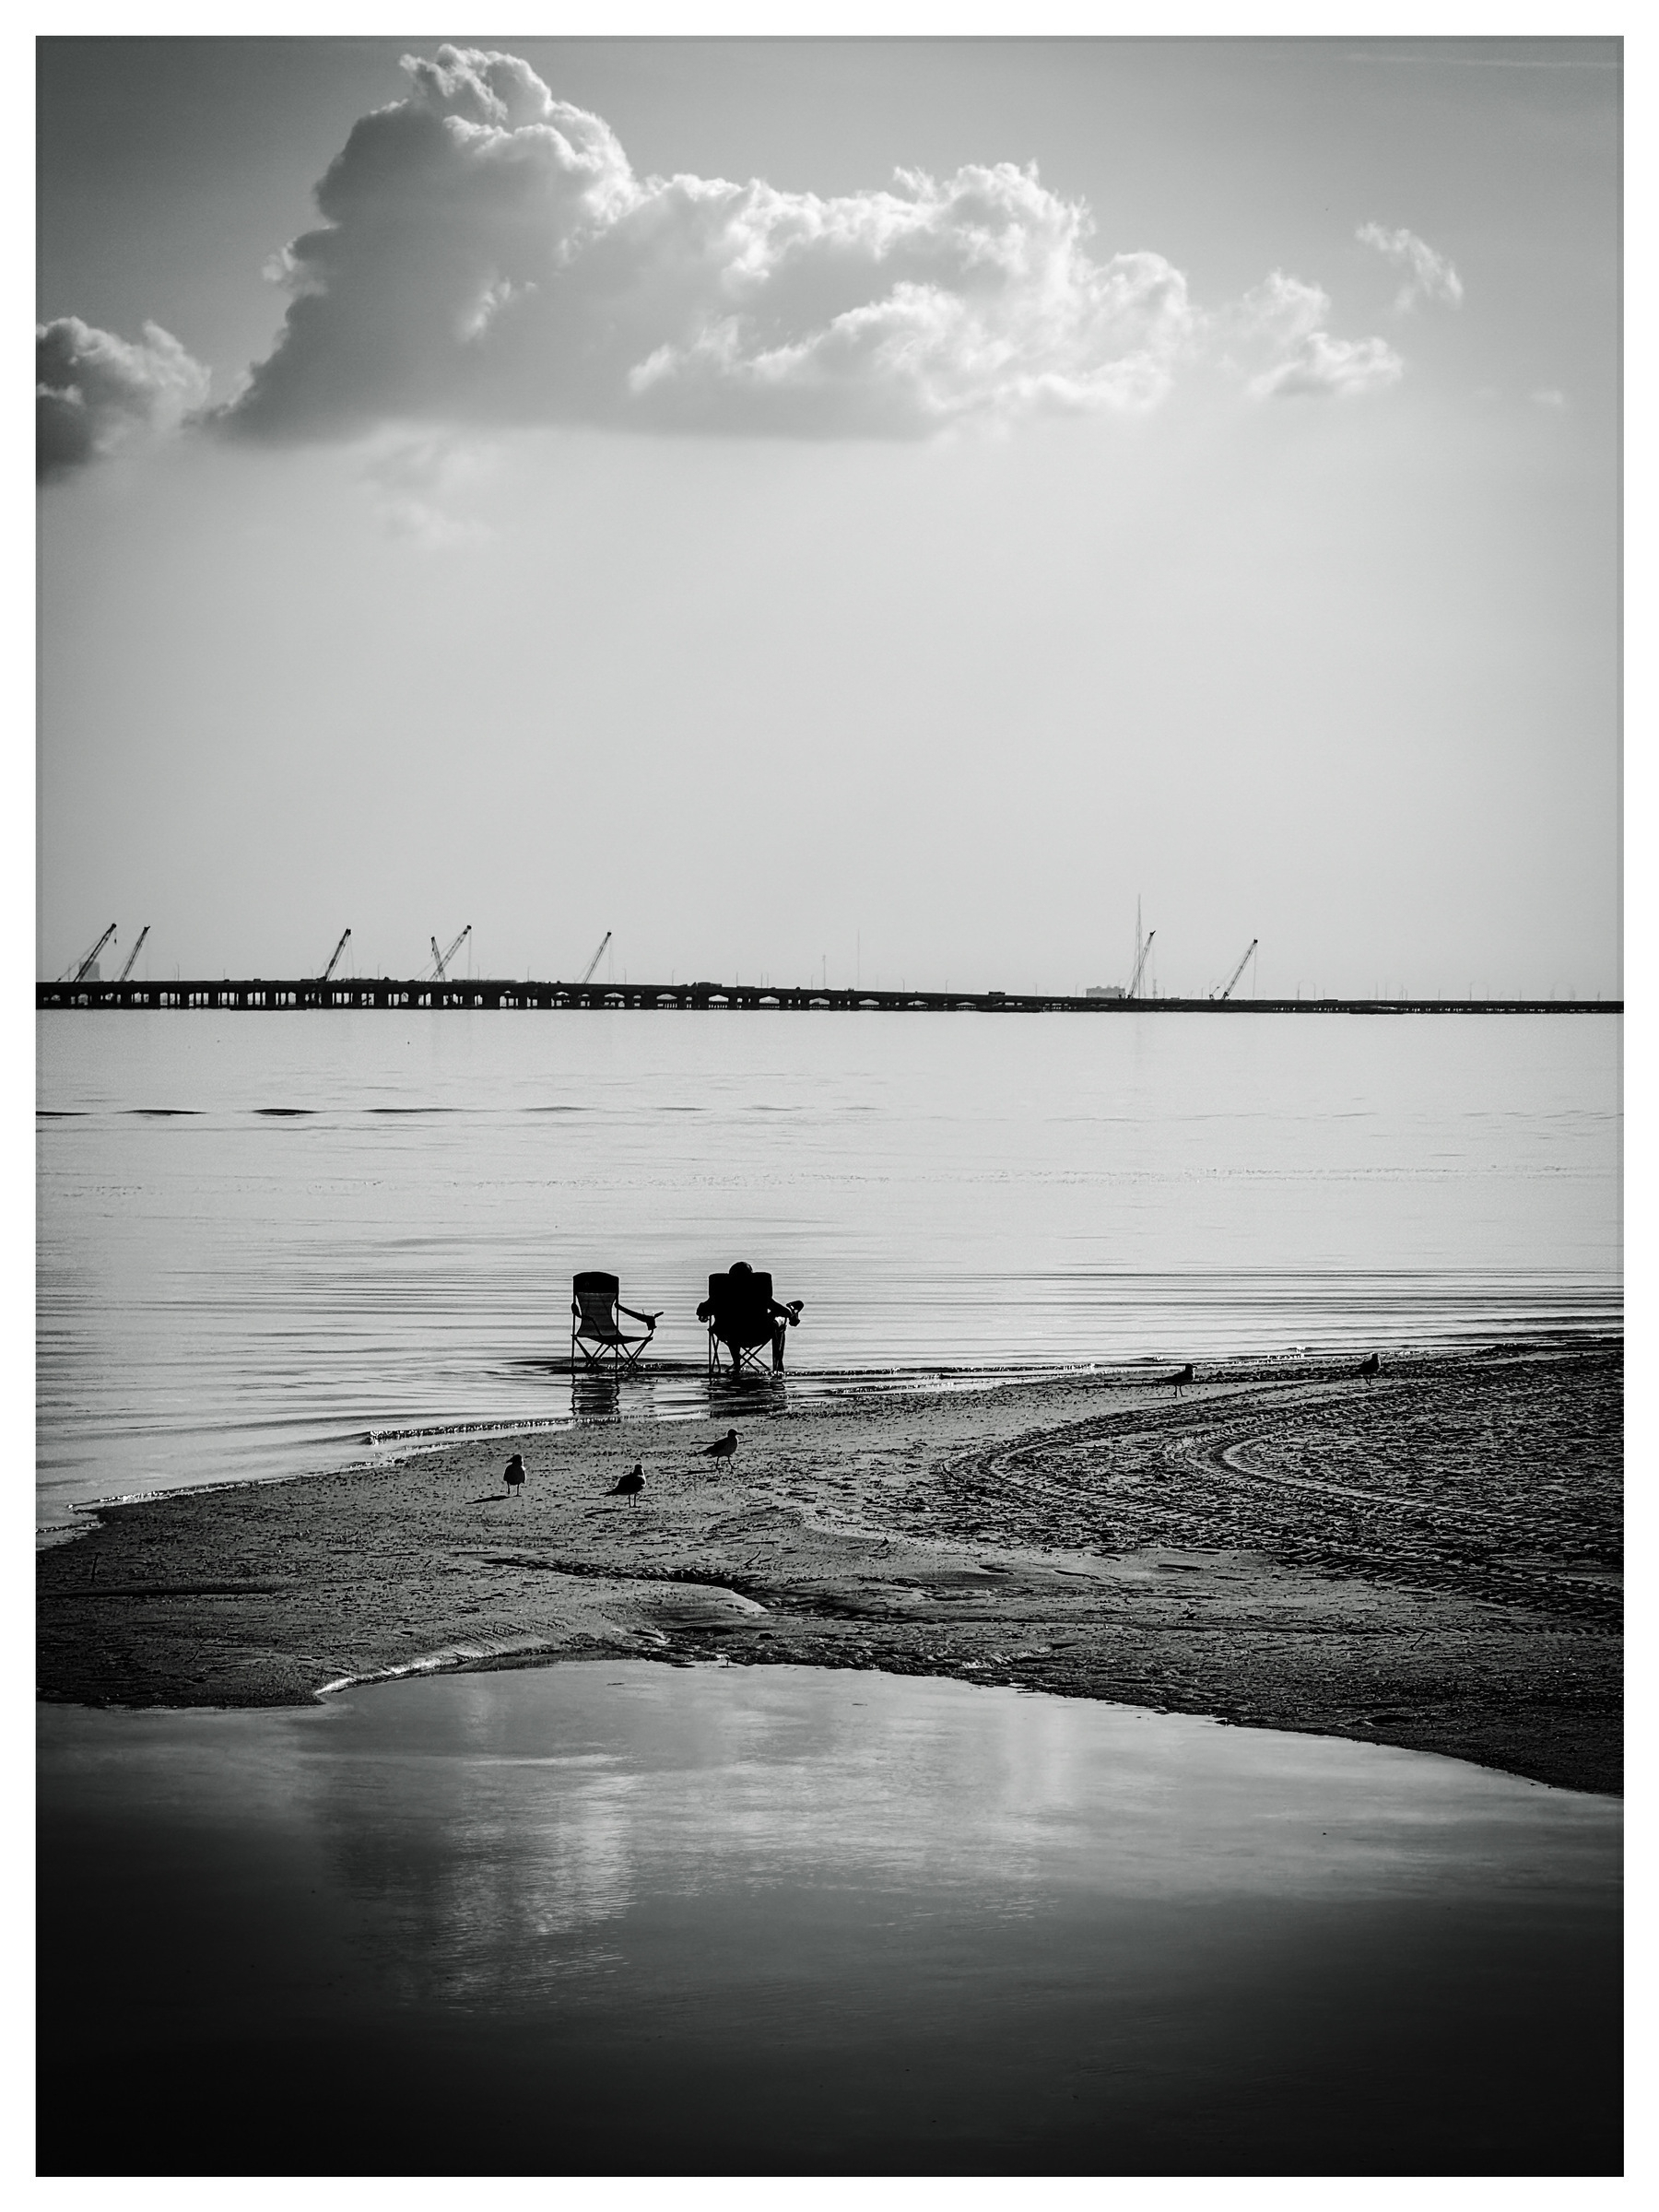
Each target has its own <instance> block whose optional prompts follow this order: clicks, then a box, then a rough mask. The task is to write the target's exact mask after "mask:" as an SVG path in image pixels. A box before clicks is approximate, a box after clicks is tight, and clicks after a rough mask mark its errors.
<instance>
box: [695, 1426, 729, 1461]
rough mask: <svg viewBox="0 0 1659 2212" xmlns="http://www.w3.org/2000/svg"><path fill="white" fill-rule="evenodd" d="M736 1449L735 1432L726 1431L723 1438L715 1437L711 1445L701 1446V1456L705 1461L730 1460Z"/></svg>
mask: <svg viewBox="0 0 1659 2212" xmlns="http://www.w3.org/2000/svg"><path fill="white" fill-rule="evenodd" d="M736 1449H737V1431H736V1430H735V1429H728V1430H726V1432H725V1434H724V1436H717V1437H716V1438H715V1439H714V1441H713V1442H712V1444H705V1445H704V1446H703V1448H702V1455H703V1457H704V1458H705V1459H730V1458H731V1456H732V1454H733V1453H734V1452H735V1451H736Z"/></svg>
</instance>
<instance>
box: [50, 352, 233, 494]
mask: <svg viewBox="0 0 1659 2212" xmlns="http://www.w3.org/2000/svg"><path fill="white" fill-rule="evenodd" d="M206 398H207V371H206V369H204V368H203V366H202V364H201V363H200V362H199V361H197V360H193V359H192V358H191V356H190V355H189V354H188V353H187V352H186V351H185V350H184V347H182V346H181V345H180V343H179V341H178V339H177V338H175V337H174V336H173V335H172V334H171V332H170V331H165V330H163V329H162V328H161V326H160V325H159V324H157V323H147V324H145V325H144V335H143V337H142V339H140V340H138V341H136V342H134V341H131V340H129V339H126V338H120V337H117V336H115V335H114V334H113V332H112V331H107V330H95V329H94V328H93V327H92V325H91V324H88V323H83V322H82V321H81V319H80V317H79V316H78V315H63V316H60V317H59V318H58V320H57V321H56V322H53V323H47V324H41V325H40V326H39V327H38V328H37V330H36V332H35V437H36V462H35V466H36V472H37V474H38V475H39V476H40V477H41V479H42V480H46V479H51V478H61V477H66V476H70V475H72V474H73V473H74V472H75V471H76V469H78V468H83V467H85V466H86V465H87V464H88V462H89V461H94V460H97V459H99V458H100V457H101V456H102V455H104V454H106V453H112V452H113V451H114V450H115V448H116V447H117V446H119V445H121V444H122V443H123V442H124V441H126V440H127V439H129V438H131V437H133V436H134V435H135V434H137V433H141V432H143V431H146V430H156V429H171V428H172V427H173V426H174V425H176V424H177V423H178V422H180V421H181V420H182V418H183V417H184V416H185V415H186V414H187V413H188V412H190V411H191V410H192V409H193V408H197V407H200V406H204V405H205V404H206Z"/></svg>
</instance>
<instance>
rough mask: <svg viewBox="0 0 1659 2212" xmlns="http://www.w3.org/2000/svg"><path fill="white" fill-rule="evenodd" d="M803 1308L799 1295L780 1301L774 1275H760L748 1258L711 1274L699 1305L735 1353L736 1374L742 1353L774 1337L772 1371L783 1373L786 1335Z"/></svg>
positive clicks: (703, 1318)
mask: <svg viewBox="0 0 1659 2212" xmlns="http://www.w3.org/2000/svg"><path fill="white" fill-rule="evenodd" d="M802 1310H803V1309H802V1301H801V1300H800V1299H798V1298H797V1299H795V1300H793V1301H792V1302H791V1303H790V1304H789V1305H787V1306H781V1305H779V1303H778V1302H777V1300H775V1299H774V1298H773V1296H772V1294H771V1276H770V1275H757V1274H756V1273H755V1271H754V1269H753V1268H752V1267H751V1266H750V1265H749V1264H748V1262H747V1260H739V1261H738V1262H737V1263H736V1265H735V1266H733V1267H729V1268H728V1269H727V1270H726V1272H725V1274H724V1275H712V1276H711V1277H709V1295H708V1297H707V1298H706V1299H704V1300H703V1302H702V1304H701V1305H700V1306H699V1307H698V1309H697V1318H698V1320H699V1321H706V1322H707V1323H708V1324H709V1325H710V1328H711V1329H712V1331H713V1334H714V1335H716V1336H717V1337H718V1338H719V1339H720V1341H721V1342H722V1343H723V1344H724V1346H725V1347H726V1349H727V1351H728V1352H730V1354H731V1355H732V1372H733V1373H734V1374H735V1373H736V1372H737V1370H738V1367H739V1366H740V1365H741V1355H742V1354H743V1353H744V1352H746V1351H750V1350H753V1349H754V1348H755V1347H756V1346H758V1345H762V1344H764V1343H765V1342H766V1341H767V1339H768V1338H769V1337H770V1338H771V1356H772V1372H773V1374H775V1375H781V1374H782V1371H783V1339H784V1336H785V1335H786V1334H787V1332H788V1331H789V1330H791V1329H793V1328H794V1327H796V1326H797V1325H798V1324H799V1322H800V1318H801V1313H802Z"/></svg>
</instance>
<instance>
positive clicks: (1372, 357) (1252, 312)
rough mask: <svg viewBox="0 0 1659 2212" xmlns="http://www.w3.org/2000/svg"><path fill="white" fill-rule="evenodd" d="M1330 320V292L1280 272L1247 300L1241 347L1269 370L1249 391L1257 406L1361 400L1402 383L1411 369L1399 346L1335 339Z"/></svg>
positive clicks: (1238, 322) (1258, 374) (1235, 321)
mask: <svg viewBox="0 0 1659 2212" xmlns="http://www.w3.org/2000/svg"><path fill="white" fill-rule="evenodd" d="M1330 313H1331V300H1330V296H1329V294H1328V293H1326V292H1324V290H1322V289H1321V288H1320V287H1319V286H1318V285H1316V284H1308V283H1305V282H1304V281H1303V280H1302V278H1300V277H1287V276H1286V275H1285V274H1284V272H1283V271H1282V270H1279V269H1276V270H1275V271H1274V272H1273V274H1272V276H1271V277H1268V278H1267V279H1266V281H1265V283H1263V284H1260V285H1258V286H1257V287H1256V288H1255V290H1254V291H1253V292H1250V293H1248V294H1246V296H1245V298H1244V299H1243V300H1241V302H1240V304H1239V307H1238V308H1237V309H1236V310H1235V311H1234V312H1233V314H1232V316H1231V317H1230V326H1231V335H1232V336H1233V339H1234V342H1235V345H1236V346H1237V347H1239V348H1240V349H1241V350H1242V352H1243V353H1244V355H1245V357H1246V359H1254V360H1255V361H1257V362H1261V363H1262V365H1261V366H1259V367H1257V368H1256V369H1255V371H1254V373H1253V374H1252V375H1251V376H1250V377H1249V380H1248V382H1247V384H1246V387H1245V388H1246V390H1247V391H1248V392H1249V393H1250V395H1251V397H1252V398H1253V399H1298V398H1310V397H1312V398H1338V399H1357V398H1359V397H1362V396H1363V395H1364V394H1367V393H1371V392H1382V391H1386V389H1387V388H1388V386H1389V385H1390V384H1394V383H1397V382H1399V380H1400V378H1401V376H1402V375H1403V374H1404V373H1405V368H1406V364H1405V362H1404V361H1402V360H1401V359H1400V357H1399V355H1398V354H1397V353H1395V351H1394V348H1393V347H1392V346H1389V345H1386V344H1385V343H1384V342H1383V340H1382V339H1381V338H1338V337H1334V336H1333V335H1332V334H1331V333H1330V331H1328V330H1327V329H1326V328H1325V324H1326V323H1327V322H1328V320H1329V318H1330ZM1264 356H1265V360H1264Z"/></svg>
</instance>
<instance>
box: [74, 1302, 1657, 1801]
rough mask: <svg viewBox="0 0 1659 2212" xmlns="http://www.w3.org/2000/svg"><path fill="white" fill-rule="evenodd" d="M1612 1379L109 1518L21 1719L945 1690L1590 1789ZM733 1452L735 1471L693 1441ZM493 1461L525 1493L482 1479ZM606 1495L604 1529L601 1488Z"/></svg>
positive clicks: (556, 1437)
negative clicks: (788, 1676)
mask: <svg viewBox="0 0 1659 2212" xmlns="http://www.w3.org/2000/svg"><path fill="white" fill-rule="evenodd" d="M1622 1385H1623V1347H1622V1344H1621V1342H1620V1341H1618V1340H1617V1339H1596V1340H1594V1341H1586V1340H1580V1341H1578V1342H1575V1343H1572V1344H1566V1345H1537V1344H1533V1345H1525V1344H1523V1345H1507V1346H1492V1347H1483V1348H1482V1349H1480V1350H1478V1351H1467V1352H1463V1351H1459V1352H1445V1353H1423V1354H1420V1355H1416V1356H1410V1357H1406V1356H1402V1357H1400V1358H1397V1359H1389V1360H1388V1361H1386V1363H1385V1365H1384V1370H1383V1372H1382V1375H1381V1376H1380V1377H1379V1378H1378V1379H1377V1380H1376V1381H1375V1382H1367V1381H1365V1380H1363V1379H1362V1378H1361V1377H1360V1376H1359V1374H1358V1373H1357V1372H1356V1371H1355V1364H1354V1362H1352V1361H1347V1360H1331V1359H1282V1360H1253V1361H1239V1362H1236V1363H1233V1364H1230V1365H1226V1366H1218V1367H1215V1368H1206V1369H1201V1370H1200V1373H1199V1379H1198V1381H1197V1382H1196V1383H1195V1384H1194V1385H1193V1386H1191V1387H1189V1388H1188V1389H1186V1390H1184V1391H1182V1393H1181V1394H1179V1395H1177V1394H1175V1393H1174V1392H1173V1391H1171V1389H1170V1388H1168V1387H1167V1386H1159V1385H1158V1384H1156V1383H1154V1382H1149V1381H1148V1380H1147V1378H1146V1377H1145V1376H1144V1375H1124V1374H1108V1373H1096V1372H1077V1373H1073V1374H1067V1375H1065V1376H1061V1377H1057V1378H1056V1377H1047V1378H1043V1379H1041V1380H1033V1381H1030V1382H1007V1383H1003V1384H1001V1385H999V1386H997V1387H994V1388H986V1389H982V1390H962V1389H947V1390H940V1389H937V1388H918V1389H916V1390H914V1391H908V1390H905V1391H893V1390H890V1389H888V1390H880V1391H877V1390H870V1391H865V1392H861V1391H858V1390H856V1389H854V1390H850V1391H849V1392H848V1393H847V1394H844V1395H838V1396H831V1397H823V1396H817V1397H812V1398H807V1399H803V1398H802V1397H801V1396H800V1395H799V1394H796V1395H795V1396H794V1397H792V1396H791V1394H790V1391H789V1387H788V1385H787V1383H786V1384H785V1385H784V1386H783V1388H782V1390H774V1389H771V1388H768V1387H765V1386H762V1387H761V1388H760V1389H759V1390H758V1391H749V1392H746V1393H744V1394H733V1395H732V1398H731V1400H730V1404H729V1406H727V1404H726V1403H725V1402H724V1400H722V1401H721V1402H719V1403H718V1404H716V1406H715V1409H714V1415H713V1418H711V1419H709V1420H706V1421H701V1420H700V1421H694V1422H658V1421H652V1420H643V1419H629V1418H618V1419H614V1420H604V1421H597V1422H583V1423H580V1424H578V1425H577V1426H575V1427H572V1428H571V1429H569V1430H560V1431H555V1432H548V1431H547V1430H529V1431H526V1432H524V1433H523V1434H522V1435H518V1436H515V1435H514V1434H513V1433H512V1432H510V1431H505V1430H504V1431H503V1432H501V1433H500V1434H499V1435H492V1436H489V1437H488V1438H474V1439H469V1440H467V1441H463V1442H460V1443H457V1444H455V1445H453V1446H451V1447H447V1448H445V1449H442V1450H438V1451H420V1452H416V1453H409V1454H407V1455H406V1456H403V1457H396V1456H382V1457H379V1458H377V1459H376V1460H375V1461H374V1462H373V1463H372V1464H363V1465H354V1466H350V1467H347V1468H345V1469H343V1470H341V1471H339V1472H335V1473H331V1474H327V1475H319V1476H313V1477H305V1478H303V1479H300V1480H293V1481H286V1482H263V1483H252V1484H247V1485H243V1486H241V1487H238V1488H218V1489H209V1490H194V1491H192V1490H186V1491H179V1492H174V1493H171V1494H168V1495H166V1496H159V1497H156V1498H152V1499H146V1500H139V1501H134V1502H128V1503H124V1504H120V1505H114V1506H102V1507H100V1508H98V1509H97V1510H96V1512H95V1513H94V1514H93V1515H91V1516H89V1517H90V1518H91V1519H92V1521H93V1523H94V1525H93V1526H92V1528H91V1530H90V1533H89V1534H88V1536H87V1537H86V1538H85V1539H84V1540H82V1541H79V1542H76V1543H73V1544H69V1545H65V1546H60V1547H55V1548H53V1549H51V1550H47V1551H44V1552H42V1553H41V1555H40V1558H39V1561H38V1586H39V1599H40V1604H39V1630H40V1633H39V1655H40V1680H39V1688H40V1694H41V1696H42V1697H44V1698H46V1699H51V1700H69V1701H74V1702H78V1703H83V1704H90V1705H124V1706H175V1707H191V1706H262V1705H264V1706H269V1705H295V1704H304V1703H307V1702H309V1701H311V1700H313V1699H315V1698H316V1697H318V1696H319V1695H324V1694H326V1693H327V1692H328V1690H329V1689H330V1688H331V1687H336V1686H338V1685H341V1684H343V1683H346V1682H354V1681H363V1680H373V1679H375V1678H377V1677H396V1676H399V1675H402V1674H406V1673H410V1672H418V1671H422V1670H426V1669H438V1668H445V1667H450V1666H462V1667H488V1666H517V1665H537V1664H546V1663H547V1662H549V1661H552V1660H555V1659H559V1660H565V1659H582V1658H594V1659H612V1658H618V1657H622V1656H627V1657H631V1658H650V1659H656V1660H659V1661H663V1662H665V1663H667V1664H677V1665H686V1664H690V1663H693V1662H695V1661H699V1660H708V1659H711V1658H716V1657H718V1658H721V1659H724V1660H725V1661H728V1662H731V1663H734V1664H741V1665H769V1664H785V1665H810V1666H820V1667H868V1668H877V1669H879V1670H881V1671H884V1672H888V1673H897V1674H912V1675H941V1676H953V1677H959V1678H960V1679H962V1680H964V1681H969V1682H982V1683H993V1682H994V1683H1003V1684H1012V1685H1016V1686H1019V1687H1024V1688H1030V1689H1033V1690H1042V1691H1047V1692H1051V1693H1055V1694H1059V1695H1063V1696H1069V1697H1084V1698H1097V1699H1105V1700H1113V1701H1117V1702H1121V1703H1125V1704H1130V1705H1138V1706H1145V1707H1150V1708H1153V1709H1155V1710H1158V1711H1163V1712H1189V1713H1201V1714H1206V1715H1210V1716H1212V1717H1215V1718H1217V1719H1219V1720H1221V1721H1224V1722H1229V1723H1232V1724H1239V1725H1244V1726H1255V1727H1265V1728H1280V1729H1292V1730H1300V1731H1306V1732H1312V1733H1316V1734H1322V1735H1340V1736H1347V1737H1351V1738H1355V1739H1359V1740H1364V1741H1371V1742H1377V1743H1386V1744H1394V1745H1398V1746H1401V1747H1406V1748H1409V1749H1415V1750H1422V1751H1430V1752H1438V1753H1442V1754H1446V1755H1449V1756H1452V1757H1454V1758H1459V1759H1471V1760H1474V1761H1476V1762H1477V1763H1479V1764H1482V1765H1485V1766H1490V1767H1496V1768H1500V1769H1502V1770H1504V1771H1508V1772H1511V1773H1514V1774H1520V1775H1525V1776H1528V1777H1530V1778H1532V1779H1534V1780H1535V1781H1539V1782H1544V1783H1553V1784H1556V1785H1559V1786H1562V1787H1566V1788H1571V1789H1578V1790H1591V1791H1605V1792H1616V1791H1618V1790H1619V1789H1620V1788H1621V1786H1622V1772H1623V1765H1622V1695H1621V1676H1622V1606H1623V1573H1622V1570H1623V1556H1622V1534H1621V1506H1622V1501H1621V1441H1622ZM729 1425H735V1427H736V1428H737V1430H738V1432H739V1438H740V1441H739V1444H738V1448H737V1451H736V1453H735V1457H734V1458H733V1459H732V1460H731V1461H730V1462H718V1461H714V1460H711V1459H709V1458H708V1457H706V1456H704V1454H703V1451H702V1447H703V1446H704V1445H706V1444H707V1443H708V1442H710V1441H712V1439H713V1438H715V1437H716V1436H719V1435H722V1434H724V1431H725V1430H726V1428H727V1427H728V1426H729ZM515 1448H516V1449H518V1450H520V1451H522V1453H523V1454H524V1463H525V1467H526V1470H527V1480H526V1482H525V1484H524V1488H523V1491H522V1493H521V1494H519V1495H517V1496H512V1495H510V1494H509V1493H508V1492H507V1491H506V1489H505V1488H503V1486H502V1481H501V1475H502V1469H503V1467H504V1465H505V1463H506V1460H507V1457H508V1455H509V1453H511V1452H512V1451H513V1450H514V1449H515ZM636 1462H641V1463H642V1465H643V1468H644V1474H645V1487H644V1489H643V1491H642V1493H641V1496H640V1498H639V1499H638V1500H629V1499H628V1498H627V1497H620V1496H617V1495H614V1494H613V1493H612V1486H613V1485H614V1484H615V1483H616V1481H617V1479H618V1477H619V1476H621V1475H622V1474H624V1473H626V1472H627V1471H628V1470H629V1468H631V1467H632V1466H633V1465H635V1463H636Z"/></svg>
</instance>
